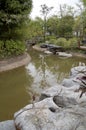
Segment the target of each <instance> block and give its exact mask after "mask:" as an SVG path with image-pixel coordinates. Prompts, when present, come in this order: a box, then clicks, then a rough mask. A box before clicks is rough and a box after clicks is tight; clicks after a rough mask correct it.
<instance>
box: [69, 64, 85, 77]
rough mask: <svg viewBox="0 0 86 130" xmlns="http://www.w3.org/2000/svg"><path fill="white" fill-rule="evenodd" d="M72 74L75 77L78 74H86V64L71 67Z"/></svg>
mask: <svg viewBox="0 0 86 130" xmlns="http://www.w3.org/2000/svg"><path fill="white" fill-rule="evenodd" d="M70 74H71V76H72V77H75V76H77V75H78V74H79V75H80V74H82V75H83V74H85V75H86V66H77V67H74V68H72V69H71V72H70Z"/></svg>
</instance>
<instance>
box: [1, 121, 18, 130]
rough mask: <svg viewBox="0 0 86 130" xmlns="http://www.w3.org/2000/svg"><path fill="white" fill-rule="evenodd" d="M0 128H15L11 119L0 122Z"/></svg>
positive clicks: (12, 129)
mask: <svg viewBox="0 0 86 130" xmlns="http://www.w3.org/2000/svg"><path fill="white" fill-rule="evenodd" d="M0 130H16V128H15V124H14V121H13V120H8V121H3V122H0Z"/></svg>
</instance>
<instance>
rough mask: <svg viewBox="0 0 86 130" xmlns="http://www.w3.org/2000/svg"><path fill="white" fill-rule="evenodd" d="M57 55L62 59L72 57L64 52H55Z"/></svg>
mask: <svg viewBox="0 0 86 130" xmlns="http://www.w3.org/2000/svg"><path fill="white" fill-rule="evenodd" d="M57 54H58V55H59V56H62V57H72V54H67V53H65V52H57Z"/></svg>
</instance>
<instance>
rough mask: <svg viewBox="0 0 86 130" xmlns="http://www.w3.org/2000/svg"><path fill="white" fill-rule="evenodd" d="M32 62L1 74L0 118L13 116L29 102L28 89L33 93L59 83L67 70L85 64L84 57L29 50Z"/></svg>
mask: <svg viewBox="0 0 86 130" xmlns="http://www.w3.org/2000/svg"><path fill="white" fill-rule="evenodd" d="M29 54H30V55H31V57H32V61H31V62H30V64H28V66H26V67H20V68H17V69H14V70H11V71H7V72H3V73H0V121H2V120H8V119H12V118H13V114H14V113H15V112H16V111H18V110H19V109H21V108H22V107H24V106H25V105H27V104H28V103H30V102H31V95H30V94H31V93H30V92H31V91H32V92H34V93H35V94H40V92H41V91H42V90H43V89H45V88H48V87H51V86H55V85H56V84H57V83H60V82H61V81H62V80H63V79H64V77H68V76H69V74H70V69H71V68H72V67H74V66H77V65H79V62H81V63H85V64H86V59H83V58H78V57H71V58H60V57H58V56H57V55H46V54H43V53H40V52H36V51H33V50H31V51H29Z"/></svg>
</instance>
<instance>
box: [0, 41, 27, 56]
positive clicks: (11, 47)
mask: <svg viewBox="0 0 86 130" xmlns="http://www.w3.org/2000/svg"><path fill="white" fill-rule="evenodd" d="M24 52H25V45H24V43H23V42H22V41H18V40H16V41H13V40H6V41H0V57H2V58H3V57H8V56H14V55H20V54H23V53H24Z"/></svg>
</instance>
